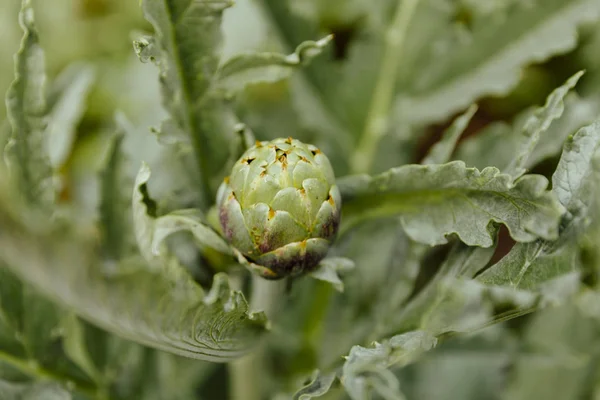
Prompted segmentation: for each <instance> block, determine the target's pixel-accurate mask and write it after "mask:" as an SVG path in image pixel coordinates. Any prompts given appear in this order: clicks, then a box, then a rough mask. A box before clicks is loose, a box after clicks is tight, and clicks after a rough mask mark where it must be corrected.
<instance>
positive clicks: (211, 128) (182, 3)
mask: <svg viewBox="0 0 600 400" xmlns="http://www.w3.org/2000/svg"><path fill="white" fill-rule="evenodd" d="M141 4H142V9H143V11H144V16H145V17H146V19H147V20H148V21H149V22H150V23H151V24H152V26H153V27H154V31H155V37H154V41H152V42H149V44H150V45H152V46H156V47H157V49H156V50H154V49H153V50H152V51H151V52H150V53H151V54H152V56H153V57H156V56H157V55H159V57H158V58H157V59H156V62H157V64H158V65H159V66H160V69H161V83H162V94H163V104H164V107H165V108H166V109H167V110H168V112H169V114H170V115H171V119H170V120H167V121H165V122H164V123H163V126H162V128H161V131H162V133H163V134H165V135H168V134H171V133H172V131H176V132H181V133H183V135H185V136H186V137H187V138H189V141H190V143H191V144H192V147H193V149H194V152H195V156H196V162H197V163H198V167H199V169H200V172H201V174H202V183H201V185H202V191H203V195H204V201H205V202H206V204H205V206H208V205H209V204H210V203H211V202H212V195H213V194H214V190H215V189H216V187H215V186H216V185H217V184H218V183H220V179H221V178H222V177H221V176H219V172H220V167H221V165H222V164H223V163H224V162H225V160H226V159H227V152H226V150H227V148H228V147H227V140H228V139H229V135H230V134H231V132H232V129H231V127H230V126H227V127H224V126H223V125H227V124H226V123H225V122H226V121H224V118H221V115H220V114H219V112H218V110H217V108H218V107H219V106H218V105H217V102H216V100H215V99H211V98H209V97H208V96H207V94H208V92H209V88H210V86H211V85H212V83H213V80H214V74H215V73H216V70H217V66H218V63H219V59H218V56H217V55H216V49H217V48H218V46H219V44H220V42H221V29H220V23H221V16H222V13H223V10H225V9H226V8H227V7H229V6H231V5H232V3H231V2H230V1H227V0H218V1H210V0H175V1H171V0H169V1H167V0H143V1H142V3H141ZM138 47H139V44H138ZM147 47H148V46H146V48H147ZM221 129H222V130H221ZM219 130H221V131H219ZM178 135H179V134H178ZM176 136H177V135H176Z"/></svg>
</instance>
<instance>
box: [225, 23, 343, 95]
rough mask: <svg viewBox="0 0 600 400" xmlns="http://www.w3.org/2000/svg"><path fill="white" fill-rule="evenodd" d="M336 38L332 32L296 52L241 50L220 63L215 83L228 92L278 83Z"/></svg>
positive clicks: (303, 44)
mask: <svg viewBox="0 0 600 400" xmlns="http://www.w3.org/2000/svg"><path fill="white" fill-rule="evenodd" d="M332 40H333V36H332V35H329V36H326V37H324V38H323V39H320V40H318V41H316V42H315V41H306V42H303V43H301V44H300V45H299V46H298V47H296V50H295V51H294V53H292V54H290V55H287V56H286V55H283V54H279V53H242V54H238V55H236V56H234V57H232V58H230V59H228V60H227V61H225V62H224V63H223V65H221V66H220V67H219V69H218V71H217V76H216V86H217V87H218V88H219V89H223V90H226V91H240V90H242V89H244V88H245V87H246V86H247V85H249V84H256V83H263V82H269V83H271V82H277V81H280V80H282V79H285V78H288V77H289V76H290V75H291V74H292V73H293V71H294V69H295V68H297V67H301V66H303V65H305V64H307V63H309V62H310V60H311V59H312V58H314V57H316V56H318V55H319V54H321V52H322V51H323V48H324V47H325V46H327V45H328V44H329V43H330V42H331V41H332Z"/></svg>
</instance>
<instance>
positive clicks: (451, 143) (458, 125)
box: [422, 104, 477, 165]
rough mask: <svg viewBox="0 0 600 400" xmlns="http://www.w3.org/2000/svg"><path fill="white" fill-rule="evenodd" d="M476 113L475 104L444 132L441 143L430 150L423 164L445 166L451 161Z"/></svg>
mask: <svg viewBox="0 0 600 400" xmlns="http://www.w3.org/2000/svg"><path fill="white" fill-rule="evenodd" d="M475 112H477V105H475V104H474V105H472V106H471V107H469V109H468V110H467V111H465V113H464V114H462V115H461V116H459V117H458V118H456V119H455V120H454V122H452V125H450V127H449V128H448V129H446V130H445V131H444V133H443V135H442V138H441V139H440V141H439V142H437V143H436V144H434V145H433V147H432V148H431V149H430V150H429V153H427V156H425V158H424V159H423V162H422V164H425V165H427V164H444V163H447V162H448V161H450V157H451V155H452V152H453V151H454V147H456V143H457V142H458V139H459V138H460V135H461V134H462V133H463V132H464V130H465V129H466V128H467V126H468V125H469V122H471V118H473V115H475Z"/></svg>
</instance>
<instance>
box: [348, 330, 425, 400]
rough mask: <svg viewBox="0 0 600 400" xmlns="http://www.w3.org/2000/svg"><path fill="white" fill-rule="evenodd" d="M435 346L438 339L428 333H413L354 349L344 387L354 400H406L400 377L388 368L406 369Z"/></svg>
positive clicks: (349, 360) (350, 355)
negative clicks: (377, 399)
mask: <svg viewBox="0 0 600 400" xmlns="http://www.w3.org/2000/svg"><path fill="white" fill-rule="evenodd" d="M436 344H437V339H436V338H435V337H433V336H431V335H430V334H429V333H427V332H423V331H413V332H407V333H403V334H401V335H397V336H394V337H392V338H390V339H388V340H385V341H384V342H382V343H377V342H375V343H374V344H373V347H371V348H365V347H361V346H354V347H352V349H351V350H350V354H349V355H348V357H346V362H345V363H344V366H343V369H342V371H343V373H342V377H341V381H342V385H344V387H345V388H346V391H347V393H348V395H349V396H350V398H351V399H352V400H368V399H370V398H372V396H371V393H377V394H378V395H379V396H381V397H382V398H384V399H390V400H391V399H404V398H405V397H404V395H402V393H401V392H400V384H399V382H398V380H397V378H396V377H395V376H394V374H393V373H392V372H391V371H389V370H388V368H389V367H391V366H404V365H406V364H408V363H410V362H411V361H412V360H413V359H414V358H415V357H416V356H418V355H419V354H420V353H422V352H424V351H428V350H430V349H432V348H433V347H435V346H436Z"/></svg>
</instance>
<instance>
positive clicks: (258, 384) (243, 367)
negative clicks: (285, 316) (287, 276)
mask: <svg viewBox="0 0 600 400" xmlns="http://www.w3.org/2000/svg"><path fill="white" fill-rule="evenodd" d="M284 291H285V280H281V281H268V280H266V279H263V278H260V277H259V276H256V275H254V274H253V275H252V297H251V298H250V309H251V310H252V311H261V310H262V311H264V313H265V314H266V315H267V317H268V318H269V320H273V317H274V315H275V314H276V313H277V308H278V306H279V305H280V304H281V302H280V301H279V299H280V298H281V297H282V295H283V293H284ZM264 352H265V347H264V344H260V345H258V347H257V348H256V349H255V350H254V352H252V353H250V354H248V355H247V356H244V357H243V358H240V359H239V360H236V361H233V362H231V363H230V364H229V375H230V380H231V398H232V399H244V400H262V399H263V398H264V391H263V385H262V377H263V371H264V369H265V366H264V356H265V354H264Z"/></svg>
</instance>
